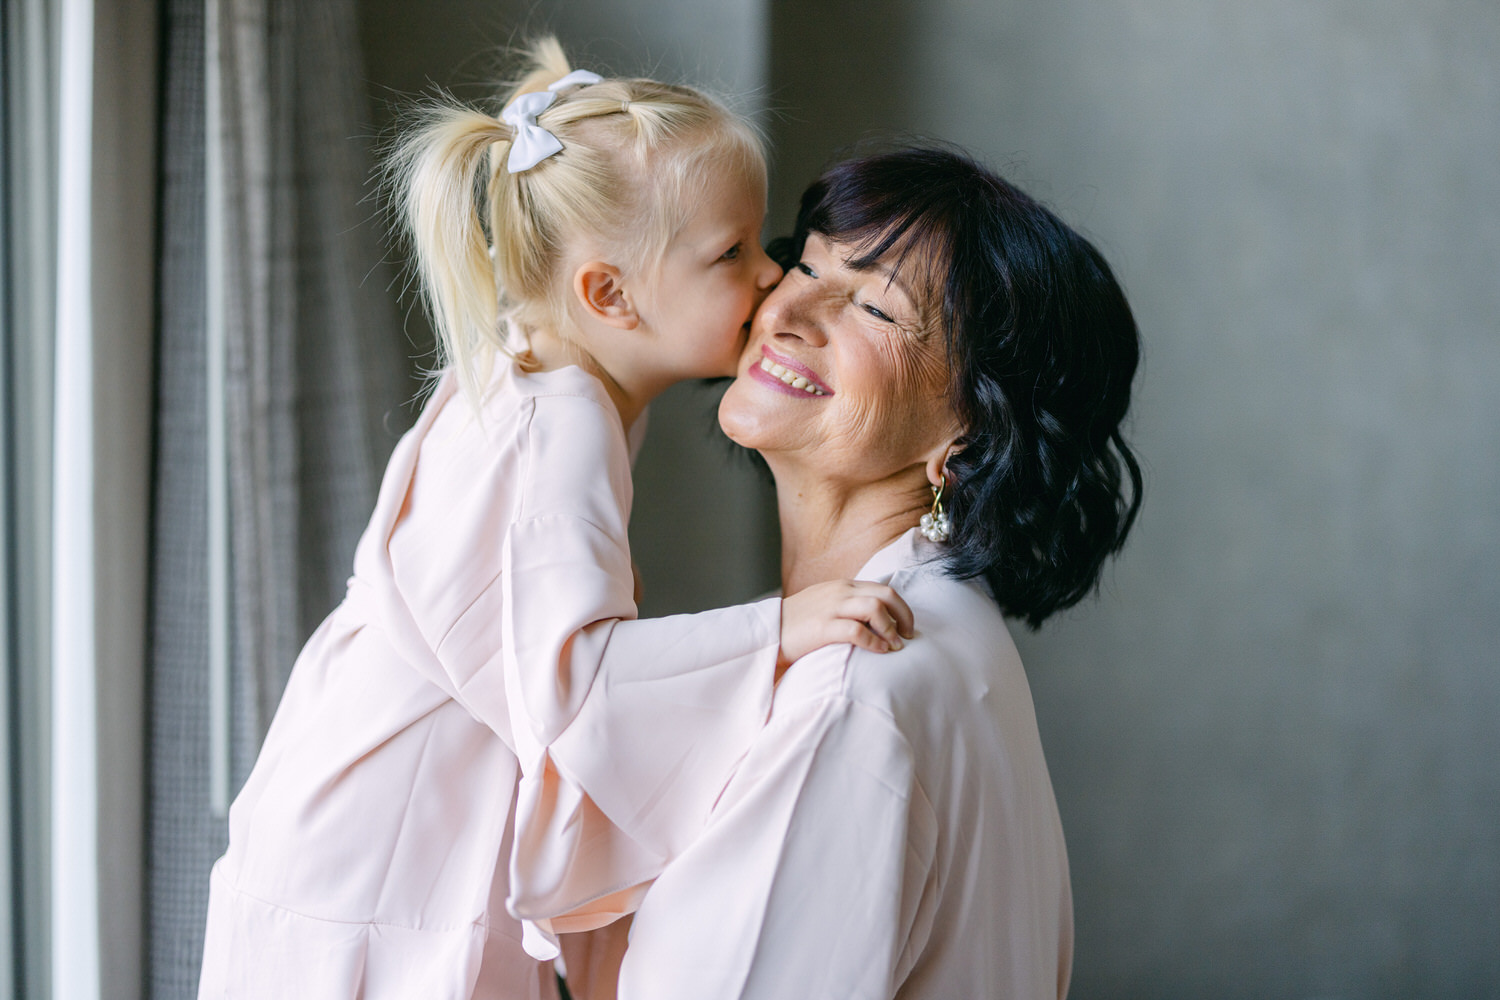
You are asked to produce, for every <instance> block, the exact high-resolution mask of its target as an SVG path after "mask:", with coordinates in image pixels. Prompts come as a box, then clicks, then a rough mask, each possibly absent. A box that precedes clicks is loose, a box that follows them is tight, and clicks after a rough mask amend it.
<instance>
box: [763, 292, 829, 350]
mask: <svg viewBox="0 0 1500 1000" xmlns="http://www.w3.org/2000/svg"><path fill="white" fill-rule="evenodd" d="M801 284H802V283H801V282H794V281H791V280H788V281H783V282H782V283H781V284H779V285H777V286H776V287H775V288H773V289H771V294H770V295H768V296H766V301H765V302H764V303H763V304H762V305H761V307H760V320H761V322H762V323H763V324H764V325H765V326H766V327H768V328H769V329H770V331H771V333H772V334H773V335H774V336H777V337H795V338H797V339H798V340H802V341H804V342H806V343H807V344H810V345H811V346H813V347H822V346H823V345H824V344H826V343H827V342H828V338H827V336H826V335H825V333H824V331H823V326H822V324H821V323H820V322H819V316H818V312H819V310H818V296H817V294H816V293H815V292H813V291H812V290H811V289H807V288H800V287H798V286H799V285H801Z"/></svg>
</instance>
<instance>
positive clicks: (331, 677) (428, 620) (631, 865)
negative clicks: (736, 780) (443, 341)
mask: <svg viewBox="0 0 1500 1000" xmlns="http://www.w3.org/2000/svg"><path fill="white" fill-rule="evenodd" d="M630 498H631V484H630V456H629V449H628V445H627V442H626V439H625V436H624V433H623V431H622V429H621V426H620V421H619V417H618V415H617V413H616V411H615V410H614V407H613V406H612V404H611V402H610V400H609V398H608V397H607V395H606V394H605V392H604V388H603V386H602V385H600V383H599V382H597V381H596V380H595V379H594V378H592V377H591V376H589V375H587V374H585V373H583V372H582V371H581V370H579V369H577V368H564V369H560V370H557V371H553V372H547V373H542V374H533V375H527V374H524V373H521V372H519V371H517V370H516V369H515V368H514V367H513V366H511V365H509V364H507V363H497V371H496V373H495V375H494V377H493V378H492V380H491V383H490V386H489V388H488V390H487V393H486V396H485V399H484V402H483V406H482V418H479V419H476V415H475V413H474V410H473V408H472V407H470V406H469V405H467V403H466V402H465V400H464V399H463V398H462V397H461V396H458V395H457V394H456V392H455V380H454V379H453V377H452V376H451V375H448V376H445V377H444V379H443V380H442V381H441V383H440V384H439V385H438V387H437V389H436V391H435V393H434V395H433V397H432V399H431V400H430V401H429V402H428V404H427V406H426V407H425V409H424V411H423V413H422V415H421V417H420V418H419V420H418V422H417V424H416V426H415V427H414V428H413V429H412V430H411V431H410V432H409V433H408V434H407V435H406V437H405V438H403V439H402V441H401V443H400V444H399V445H398V446H397V448H396V451H395V453H394V454H393V455H392V458H391V462H390V465H389V467H388V469H387V471H386V474H385V478H384V480H383V482H382V485H381V489H380V495H379V498H378V500H377V503H376V509H375V512H374V515H373V516H372V518H371V521H370V524H369V527H368V528H367V529H366V531H365V534H364V535H363V537H362V538H361V540H360V543H359V547H358V549H357V551H356V555H355V560H354V576H353V578H352V579H351V580H350V584H349V591H348V595H347V597H346V598H345V600H344V602H343V603H342V604H341V605H340V606H339V607H338V608H337V609H336V610H335V611H334V612H333V613H332V614H331V615H330V616H329V617H328V619H327V620H326V621H324V622H323V624H322V626H321V627H320V628H319V629H318V631H317V632H316V633H315V634H314V635H313V637H312V638H311V639H310V640H309V641H308V643H307V646H306V647H305V648H304V649H303V652H302V655H301V656H300V657H299V658H298V660H297V663H296V666H295V668H294V669H293V671H292V675H291V679H290V681H289V683H288V685H287V689H286V692H285V694H284V695H283V698H282V701H281V705H280V707H279V708H278V710H277V713H276V717H275V719H274V720H273V722H272V725H271V728H270V731H269V734H268V735H267V737H266V742H265V745H264V747H263V748H262V751H261V754H260V757H259V758H258V760H257V762H256V764H255V767H254V769H253V771H252V773H251V775H250V777H249V779H248V781H247V782H246V784H245V787H244V788H243V790H242V791H241V792H240V794H239V796H238V797H237V798H236V800H235V802H234V805H233V807H232V808H231V810H230V814H229V831H230V836H229V848H228V850H227V851H226V853H225V855H224V857H223V858H221V859H220V860H219V862H218V863H217V864H216V865H215V867H214V871H213V875H212V878H211V887H210V902H209V917H208V930H207V937H206V941H205V948H204V963H203V973H202V978H201V981H200V992H199V995H200V997H204V998H209V997H213V998H218V997H236V998H240V997H264V998H268V1000H269V998H276V1000H281V998H291V997H296V998H310V1000H324V998H327V1000H334V998H338V1000H343V998H355V997H361V998H365V1000H379V998H398V997H399V998H403V1000H406V998H414V997H421V998H423V1000H450V998H451V1000H467V998H470V997H483V998H500V997H504V998H507V1000H511V998H525V997H534V998H541V997H554V996H555V995H556V991H555V986H554V983H553V980H552V978H551V965H550V963H546V962H539V961H537V960H536V959H535V958H533V957H531V955H528V954H527V953H526V951H525V950H523V947H522V938H523V930H522V923H521V921H520V920H518V919H517V917H523V918H526V919H527V920H528V922H529V921H533V920H534V921H537V922H538V923H539V924H540V925H541V927H542V928H543V929H548V928H555V929H557V930H569V929H586V928H587V927H590V926H593V925H595V924H597V923H599V922H603V921H607V920H608V919H609V918H610V917H612V916H613V915H615V914H617V913H619V912H622V911H625V910H628V909H630V908H632V906H633V904H634V901H635V900H636V899H638V897H639V892H640V889H639V886H640V885H641V884H642V883H644V882H646V881H648V880H650V879H651V878H653V877H654V876H655V875H656V873H657V872H658V871H659V870H660V869H661V867H662V865H663V864H665V862H666V860H667V859H668V858H670V857H671V856H673V855H674V854H675V853H677V852H679V851H680V850H682V848H683V847H684V846H685V845H686V844H687V843H688V842H689V841H690V840H691V838H692V836H693V835H694V834H696V832H697V831H698V830H699V829H701V827H702V825H703V823H704V822H705V821H706V818H707V816H708V814H709V812H710V810H711V808H712V804H713V801H714V799H715V798H716V797H717V795H718V793H719V792H720V791H721V790H722V788H723V785H724V782H725V780H726V779H727V776H728V774H729V773H731V771H732V768H733V765H734V764H735V762H736V761H737V760H738V759H739V757H740V756H742V755H743V753H744V750H745V749H746V747H748V745H749V743H750V741H751V739H752V738H753V736H754V734H755V733H756V732H757V731H758V730H759V728H760V727H761V726H762V725H763V724H764V722H765V719H766V716H767V713H768V711H769V704H770V693H771V686H772V677H773V672H774V669H775V662H776V655H777V649H778V644H779V634H780V606H779V603H778V602H776V601H764V602H761V603H759V604H755V605H748V606H745V607H741V608H730V609H724V610H720V611H712V612H706V613H704V614H701V615H689V616H677V617H672V618H664V619H657V620H651V621H631V620H629V619H633V618H634V616H635V605H634V603H633V600H632V590H633V585H632V574H631V566H630V555H629V548H628V544H627V540H626V533H625V532H626V523H627V521H628V518H629V511H630ZM632 887H636V888H634V889H632ZM507 910H509V912H507ZM570 913H571V914H573V916H571V917H564V918H563V919H559V920H553V919H551V918H559V917H562V916H563V915H565V914H570ZM529 927H530V925H529V923H528V928H529ZM528 946H529V947H530V948H531V951H532V952H533V953H534V954H536V955H539V956H541V957H543V958H545V957H550V954H551V952H550V951H549V948H548V941H546V940H545V939H544V938H542V937H541V936H537V935H533V936H532V937H531V938H530V940H529V941H528Z"/></svg>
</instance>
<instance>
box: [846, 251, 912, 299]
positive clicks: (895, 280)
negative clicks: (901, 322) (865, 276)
mask: <svg viewBox="0 0 1500 1000" xmlns="http://www.w3.org/2000/svg"><path fill="white" fill-rule="evenodd" d="M857 270H861V271H873V272H875V273H876V274H883V275H885V283H886V285H887V287H889V286H891V285H895V286H896V287H897V288H898V289H900V290H901V294H902V295H905V296H906V299H907V301H908V302H910V303H911V304H912V305H916V304H917V297H916V295H914V294H913V293H912V288H911V286H910V285H908V284H907V283H906V279H905V278H903V277H902V276H901V271H900V269H899V268H895V267H892V266H891V265H890V264H887V263H885V262H883V261H878V260H877V261H876V262H875V263H873V264H871V265H870V266H869V267H864V268H857Z"/></svg>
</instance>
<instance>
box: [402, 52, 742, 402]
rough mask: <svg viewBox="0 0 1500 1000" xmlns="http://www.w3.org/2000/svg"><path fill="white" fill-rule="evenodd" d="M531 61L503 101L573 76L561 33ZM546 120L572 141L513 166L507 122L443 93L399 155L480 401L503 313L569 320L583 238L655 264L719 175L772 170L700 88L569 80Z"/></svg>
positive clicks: (443, 348)
mask: <svg viewBox="0 0 1500 1000" xmlns="http://www.w3.org/2000/svg"><path fill="white" fill-rule="evenodd" d="M527 56H528V61H529V67H528V72H527V73H526V74H525V75H524V76H523V77H522V79H521V81H520V82H519V83H517V84H516V85H514V86H513V87H512V88H511V89H510V91H509V93H508V94H507V95H506V97H505V101H504V104H509V103H510V102H511V101H513V100H515V98H516V97H517V96H518V95H520V94H524V93H528V92H531V91H538V90H544V89H546V87H547V86H548V85H549V84H552V83H554V82H556V81H557V80H560V79H562V78H563V77H564V76H566V75H567V74H568V73H569V72H571V67H570V66H569V65H568V60H567V57H566V56H565V55H564V54H563V50H562V46H561V45H559V44H558V42H557V40H556V39H555V38H551V37H547V38H542V39H540V40H538V41H537V42H535V43H533V45H532V46H531V47H530V49H529V51H528V53H527ZM503 106H504V105H503V104H502V107H503ZM497 112H498V109H497ZM537 123H538V124H539V125H541V126H542V127H543V128H545V129H546V130H547V131H549V132H551V133H552V134H553V135H555V136H557V138H558V139H559V140H560V141H561V142H562V145H563V150H562V152H560V153H558V154H556V155H554V156H550V157H548V158H547V159H545V160H543V161H542V162H540V163H538V164H537V165H536V166H534V167H532V168H531V169H529V170H526V171H523V172H520V173H515V174H513V173H511V172H510V171H509V170H507V169H506V166H505V161H506V157H507V156H508V155H509V152H510V145H511V137H512V133H511V128H510V126H509V125H506V124H505V123H504V122H502V121H500V119H499V118H498V117H497V116H496V115H495V114H491V113H490V112H488V111H486V110H483V109H480V108H477V107H473V106H469V105H465V104H462V103H459V102H456V101H453V100H452V99H451V98H442V99H439V100H435V101H431V102H428V103H427V104H425V105H423V107H422V108H421V109H419V111H418V113H417V120H416V121H415V122H414V125H413V127H411V128H410V130H409V131H407V133H406V134H405V135H403V136H402V137H400V138H398V140H397V142H396V144H395V147H394V149H393V151H392V155H391V157H390V159H389V161H388V163H387V181H388V182H389V183H390V185H391V188H392V192H393V195H394V202H395V207H396V210H397V211H398V213H399V215H400V219H401V222H402V224H403V226H404V228H405V231H406V234H407V236H408V237H409V238H410V240H411V243H412V249H413V251H414V255H415V259H416V267H417V272H418V275H419V277H420V280H421V285H422V291H423V295H424V298H425V300H426V304H427V307H428V310H429V312H430V314H431V316H432V320H433V325H434V327H435V329H436V332H437V336H438V347H439V362H440V367H441V366H452V367H453V368H454V369H455V370H456V372H457V375H458V378H459V382H460V385H461V386H462V387H463V390H464V392H465V393H466V394H467V395H468V396H469V398H470V399H472V400H474V401H476V402H477V400H478V399H479V397H480V393H481V390H482V388H483V386H484V384H485V382H486V381H487V380H488V378H489V375H490V371H491V369H492V366H493V364H494V360H495V355H496V354H497V353H509V351H508V349H507V346H506V343H505V336H504V334H503V332H502V330H501V327H502V325H503V323H504V321H506V320H511V321H514V322H515V323H517V324H519V325H520V326H521V327H522V328H534V327H538V326H541V327H546V328H549V329H552V330H554V331H559V332H560V331H562V330H563V329H564V328H565V318H566V309H567V304H566V303H567V296H568V282H567V281H566V280H563V279H565V278H566V277H567V276H566V275H564V274H562V273H561V272H562V267H561V265H562V263H563V255H564V253H565V252H567V251H568V249H569V248H570V247H571V246H572V245H574V244H575V243H576V242H577V241H579V240H590V241H592V242H591V243H590V245H589V249H590V250H597V251H599V252H602V253H605V254H609V255H612V258H613V260H614V261H616V262H620V263H619V266H627V265H626V264H625V262H628V265H634V266H640V267H650V266H654V264H655V263H656V262H657V261H658V260H659V259H660V257H661V255H662V253H663V252H664V251H665V250H666V248H667V245H668V243H670V241H671V239H672V237H673V235H674V234H675V233H676V232H677V231H678V230H679V229H680V228H681V226H682V225H683V224H684V223H685V222H686V221H687V218H688V216H689V215H690V214H691V212H692V211H693V209H695V208H696V207H697V202H698V200H699V199H700V198H701V197H702V194H703V189H704V187H705V184H706V182H707V181H708V179H709V178H710V176H711V175H712V174H713V173H714V172H715V171H721V172H725V173H730V172H734V171H742V172H744V173H745V175H746V176H748V177H750V178H752V179H758V180H759V181H760V182H761V183H764V180H765V171H766V167H765V153H764V148H763V146H762V144H761V139H760V136H759V134H758V133H757V132H756V130H755V129H754V127H753V126H752V125H751V124H750V123H749V122H748V121H747V120H746V119H745V118H743V117H742V116H740V115H737V114H735V113H734V112H731V111H730V110H728V109H727V108H726V107H724V106H723V105H722V104H720V103H719V102H718V101H716V100H714V99H713V98H711V97H709V96H708V95H706V94H703V93H701V92H699V91H697V90H694V89H692V88H690V87H684V86H677V85H673V84H666V83H658V82H656V81H654V80H644V79H606V80H604V81H602V82H600V83H595V84H591V85H586V86H582V87H578V88H569V89H566V90H564V91H563V92H562V93H560V94H559V95H558V98H557V100H556V101H555V102H554V103H553V104H552V106H551V107H549V108H547V109H546V110H545V111H543V112H541V113H540V114H539V115H538V116H537ZM522 360H523V363H524V359H522Z"/></svg>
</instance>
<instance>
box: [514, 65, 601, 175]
mask: <svg viewBox="0 0 1500 1000" xmlns="http://www.w3.org/2000/svg"><path fill="white" fill-rule="evenodd" d="M603 79H604V77H602V76H600V75H599V74H598V73H590V72H589V71H588V70H586V69H575V70H574V71H573V72H571V73H569V74H568V75H567V76H565V77H563V78H562V79H561V80H558V81H557V82H556V83H554V84H552V85H551V86H550V87H548V88H547V89H546V90H536V91H532V92H531V93H529V94H522V95H521V96H520V97H517V98H516V99H515V100H514V101H511V102H510V103H509V104H507V105H506V106H505V110H504V111H502V112H500V120H501V121H503V122H504V123H505V124H507V125H509V126H510V127H511V128H512V129H514V130H515V135H514V136H512V137H511V140H510V156H508V157H507V158H506V160H505V169H507V170H509V171H510V172H511V173H513V174H519V173H524V172H525V171H527V170H530V169H531V168H532V167H534V166H536V165H537V164H538V163H541V162H542V161H543V160H545V159H546V158H547V157H549V156H552V155H553V154H555V153H560V152H562V148H563V144H562V140H560V139H558V137H557V136H555V135H553V134H552V133H551V132H548V131H547V130H546V129H544V128H542V127H541V126H540V125H538V124H537V123H536V116H537V115H539V114H541V113H542V112H543V111H546V110H547V109H548V108H550V107H552V102H554V101H556V100H557V92H558V91H559V90H562V89H564V88H565V87H581V86H585V85H587V84H590V83H598V82H600V81H601V80H603Z"/></svg>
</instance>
